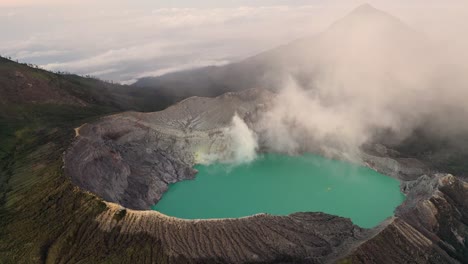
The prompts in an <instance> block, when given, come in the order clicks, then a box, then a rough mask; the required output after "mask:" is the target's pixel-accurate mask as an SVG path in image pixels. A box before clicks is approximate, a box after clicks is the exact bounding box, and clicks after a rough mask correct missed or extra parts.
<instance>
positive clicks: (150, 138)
mask: <svg viewBox="0 0 468 264" xmlns="http://www.w3.org/2000/svg"><path fill="white" fill-rule="evenodd" d="M270 96H271V94H270V93H269V92H267V91H263V90H247V91H244V92H242V93H238V94H235V93H227V94H225V95H223V96H220V97H217V98H201V97H192V98H189V99H186V100H184V101H182V102H180V103H179V104H177V105H174V106H172V107H169V108H168V109H166V110H165V111H161V112H154V113H137V112H128V113H123V114H119V115H113V116H109V117H106V118H103V119H102V120H100V121H99V122H97V123H93V124H85V125H83V126H82V127H80V128H79V129H77V139H76V141H75V142H74V143H73V145H72V147H71V148H70V149H69V150H68V151H67V153H66V155H65V158H64V159H65V171H66V174H67V175H69V176H70V177H71V180H72V182H73V183H75V184H76V185H78V186H80V187H82V188H83V189H85V190H88V191H90V192H92V193H95V194H97V195H98V196H100V197H102V198H103V199H104V200H106V201H109V202H115V203H118V204H121V205H123V206H125V207H128V208H132V209H149V207H150V206H151V205H154V204H156V203H157V201H159V199H160V198H161V196H162V194H163V193H164V192H165V191H166V190H167V186H168V184H170V183H174V182H177V181H181V180H186V179H191V178H193V177H194V175H195V173H196V171H195V170H194V169H192V167H193V166H194V164H195V163H196V162H203V161H204V160H205V159H212V158H213V157H216V159H228V158H229V156H230V155H231V154H232V153H231V149H230V148H229V145H230V138H229V136H228V135H227V129H228V128H229V126H230V125H231V121H232V118H233V116H234V115H235V114H236V113H237V114H238V115H239V116H240V117H241V118H243V119H246V120H250V119H253V118H255V115H256V113H257V112H258V111H260V109H261V108H262V107H263V103H262V102H264V101H267V100H268V99H269V98H270Z"/></svg>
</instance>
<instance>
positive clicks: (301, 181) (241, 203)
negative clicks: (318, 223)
mask: <svg viewBox="0 0 468 264" xmlns="http://www.w3.org/2000/svg"><path fill="white" fill-rule="evenodd" d="M195 168H196V169H197V170H198V171H199V172H198V174H197V176H196V179H195V180H187V181H182V182H178V183H175V184H171V185H170V187H169V190H168V191H167V192H166V193H165V194H164V195H163V197H162V199H161V200H160V201H159V202H158V204H156V205H155V206H153V209H154V210H157V211H159V212H161V213H164V214H166V215H169V216H174V217H179V218H185V219H209V218H235V217H243V216H249V215H253V214H258V213H268V214H273V215H288V214H291V213H294V212H324V213H328V214H333V215H338V216H343V217H348V218H351V220H352V221H353V222H354V223H355V224H357V225H359V226H361V227H366V228H370V227H374V226H376V225H377V224H379V223H380V222H382V221H383V220H385V219H386V218H387V217H390V216H392V215H393V211H394V209H395V208H396V207H397V206H398V205H400V204H401V203H402V202H403V200H404V198H405V197H404V195H403V194H402V193H401V192H400V188H399V181H398V180H396V179H393V178H390V177H388V176H385V175H382V174H379V173H378V172H376V171H374V170H372V169H369V168H366V167H362V166H358V165H354V164H350V163H347V162H343V161H337V160H330V159H326V158H323V157H321V156H317V155H311V154H306V155H302V156H287V155H279V154H266V155H263V156H261V157H259V158H257V159H256V160H255V161H253V162H252V163H249V164H242V165H237V166H233V165H228V164H221V163H217V164H212V165H197V166H196V167H195Z"/></svg>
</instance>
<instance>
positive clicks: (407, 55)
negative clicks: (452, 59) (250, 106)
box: [133, 5, 424, 96]
mask: <svg viewBox="0 0 468 264" xmlns="http://www.w3.org/2000/svg"><path fill="white" fill-rule="evenodd" d="M423 41H424V40H423V38H422V36H420V35H419V33H417V32H415V31H413V30H412V29H411V28H410V27H408V26H407V25H405V24H404V23H402V22H401V21H400V20H398V19H397V18H395V17H393V16H391V15H388V14H387V13H385V12H382V11H380V10H377V9H375V8H373V7H371V6H370V5H363V6H360V7H358V8H357V9H355V10H354V11H353V12H351V13H350V14H348V15H347V16H346V17H344V18H342V19H340V20H339V21H337V22H336V23H334V24H333V25H332V26H331V27H330V28H329V29H328V30H326V31H324V32H322V33H320V34H318V35H316V36H312V37H308V38H305V39H301V40H297V41H294V42H292V43H290V44H287V45H284V46H281V47H278V48H276V49H273V50H270V51H266V52H263V53H261V54H258V55H256V56H253V57H250V58H247V59H245V60H243V61H240V62H236V63H232V64H228V65H225V66H218V67H215V66H213V67H206V68H200V69H194V70H189V71H183V72H176V73H170V74H166V75H163V76H160V77H148V78H142V79H140V80H139V81H137V82H136V83H135V84H134V85H133V86H136V87H158V89H161V90H162V91H165V92H169V91H170V92H173V93H176V94H178V95H202V96H217V95H220V94H223V93H225V92H227V91H238V90H243V89H250V88H258V87H263V88H268V89H274V90H275V89H279V88H280V87H281V86H282V85H283V84H284V80H285V79H286V78H288V77H290V76H292V77H294V78H295V79H296V80H298V81H299V82H300V83H301V84H303V85H306V86H313V85H316V84H314V80H315V79H316V77H317V76H319V75H321V74H323V71H324V69H323V68H324V66H327V65H328V64H330V63H336V61H333V62H332V61H330V60H331V59H337V58H340V60H343V59H349V60H350V61H349V63H352V62H362V60H361V59H362V58H360V60H358V61H356V58H354V57H353V56H359V54H362V55H364V57H365V58H366V60H368V61H366V63H371V62H373V61H372V59H373V60H377V59H381V58H382V56H385V58H388V57H397V58H400V59H402V60H403V61H404V62H408V61H410V60H411V58H413V57H414V51H417V50H418V49H421V48H422V46H423V44H422V43H423ZM415 47H417V48H418V49H415ZM417 53H419V52H417ZM412 54H413V55H412ZM373 56H376V58H372V57H373ZM360 66H361V67H362V66H363V65H360Z"/></svg>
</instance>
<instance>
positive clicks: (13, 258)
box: [0, 58, 178, 264]
mask: <svg viewBox="0 0 468 264" xmlns="http://www.w3.org/2000/svg"><path fill="white" fill-rule="evenodd" d="M16 76H20V77H18V78H19V79H18V78H17V77H16ZM43 81H46V82H47V83H46V84H44V83H43ZM21 82H25V83H26V84H27V83H32V84H34V85H35V86H34V87H35V88H37V90H38V91H40V92H43V93H48V92H50V93H51V95H52V96H54V100H53V101H49V100H48V99H47V96H45V97H44V98H45V99H44V101H43V102H40V101H39V102H32V101H29V100H27V98H28V94H25V93H26V92H28V91H27V88H28V87H27V86H26V88H24V89H23V87H22V86H20V85H18V83H21ZM53 89H55V91H54V90H53ZM57 89H58V90H57ZM129 90H130V89H129V88H127V87H123V86H119V85H113V84H108V83H104V82H101V81H99V80H95V79H89V78H82V77H79V76H75V75H57V74H53V73H50V72H46V71H43V70H40V69H34V68H30V67H27V66H25V65H21V64H17V63H14V62H12V61H10V60H7V59H3V58H0V227H1V228H0V263H2V264H4V263H5V264H6V263H15V264H16V263H56V262H58V261H62V262H66V263H90V262H92V263H116V262H120V261H123V260H125V258H130V257H133V259H135V255H137V254H141V253H144V252H147V253H148V252H149V253H148V254H146V255H150V254H153V255H154V256H159V255H160V256H162V257H163V255H162V253H161V252H159V253H158V245H159V242H158V241H155V240H154V238H152V237H149V236H147V235H144V234H142V235H139V236H138V240H139V241H141V242H139V243H134V242H132V241H137V239H133V240H132V239H129V241H123V242H120V243H115V241H114V239H115V238H116V237H117V236H118V235H119V234H117V233H118V230H117V231H111V232H103V231H101V230H100V229H99V228H98V227H97V223H96V222H95V221H94V219H95V217H96V216H97V215H98V214H99V213H100V212H102V211H103V210H105V209H106V206H105V204H104V203H103V202H102V201H101V200H100V199H99V198H97V197H95V196H93V195H90V194H88V193H85V192H82V191H81V190H79V189H78V188H77V187H75V186H74V185H73V184H72V183H71V181H70V180H69V179H68V178H66V176H65V175H64V174H63V168H62V167H63V162H62V153H63V152H64V151H65V150H66V148H67V146H69V144H70V143H71V142H72V140H73V137H74V135H75V132H74V128H75V127H77V126H79V125H81V124H83V123H85V122H90V121H92V120H95V119H97V118H99V117H100V116H103V115H107V114H111V113H115V112H120V111H126V110H138V111H155V110H160V109H163V108H165V107H167V106H168V105H169V104H170V103H171V102H172V101H173V100H174V101H176V100H178V99H177V98H170V100H168V99H167V98H160V97H157V94H156V93H154V92H152V91H151V90H149V89H147V90H144V89H135V90H134V91H129ZM57 91H58V92H57ZM34 92H36V91H34ZM25 98H26V99H25ZM76 102H84V103H85V104H79V103H76ZM118 217H124V216H118ZM115 232H117V233H115ZM144 255H145V254H142V256H144ZM136 259H138V256H137V257H136ZM164 262H165V260H164V259H163V258H162V259H161V263H164Z"/></svg>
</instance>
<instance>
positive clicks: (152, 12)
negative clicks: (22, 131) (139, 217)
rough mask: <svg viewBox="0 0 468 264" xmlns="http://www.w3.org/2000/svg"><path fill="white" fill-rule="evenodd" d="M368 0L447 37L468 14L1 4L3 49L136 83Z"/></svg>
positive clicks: (322, 5) (272, 41) (425, 9)
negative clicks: (369, 6) (359, 8)
mask: <svg viewBox="0 0 468 264" xmlns="http://www.w3.org/2000/svg"><path fill="white" fill-rule="evenodd" d="M366 2H367V3H370V4H372V5H373V6H375V7H376V8H378V9H380V10H383V11H385V12H388V13H390V14H392V15H394V16H396V17H399V18H401V19H402V20H403V21H405V22H406V23H408V24H409V25H410V26H412V27H414V28H415V29H416V30H418V31H421V32H424V33H427V34H428V35H437V36H438V38H439V39H441V40H442V41H443V39H444V37H447V39H448V36H449V35H450V36H453V35H461V32H464V31H465V30H466V28H465V27H464V26H463V24H461V23H458V22H457V21H462V19H463V17H464V14H466V8H465V6H466V5H465V4H463V3H462V1H458V0H452V1H445V2H444V3H440V2H438V1H422V0H418V1H412V2H411V3H405V2H404V1H392V2H390V1H352V0H351V1H322V0H316V1H301V0H296V1H279V0H260V1H256V2H255V4H252V3H251V1H241V0H238V1H234V0H233V1H223V3H219V2H217V1H189V0H180V1H158V3H152V2H151V1H138V3H135V2H130V1H117V2H116V1H100V2H99V3H94V2H93V1H67V3H63V2H62V1H54V0H23V1H9V0H7V1H5V0H4V1H1V2H0V23H1V24H3V25H7V27H5V29H4V31H3V35H2V37H1V42H0V54H1V55H3V56H9V57H12V58H13V59H17V60H19V61H20V62H27V63H33V64H38V65H40V66H41V67H42V68H44V69H47V70H53V71H68V72H72V73H77V74H83V75H93V76H96V77H99V78H102V79H105V80H112V81H116V82H121V83H131V82H133V81H135V80H137V79H138V78H141V77H146V76H158V75H161V74H164V73H168V72H173V71H177V70H184V69H190V68H196V67H202V66H209V65H223V64H226V63H229V62H232V61H237V60H240V59H242V58H246V57H248V56H251V55H255V54H257V53H259V52H262V51H265V50H269V49H271V48H274V47H277V46H279V45H282V44H287V43H289V42H291V41H293V40H295V39H298V38H302V37H306V36H310V35H313V34H316V33H318V32H321V31H323V30H325V29H326V28H327V27H328V26H329V25H330V24H331V23H333V22H334V21H336V20H338V19H340V18H341V17H344V16H345V15H346V14H348V13H349V12H351V11H352V10H353V9H354V8H355V7H357V6H359V5H361V4H363V3H366ZM440 36H442V37H440ZM463 43H466V42H462V41H460V43H458V44H459V45H462V44H463Z"/></svg>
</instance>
